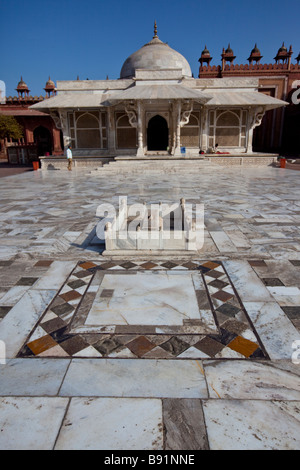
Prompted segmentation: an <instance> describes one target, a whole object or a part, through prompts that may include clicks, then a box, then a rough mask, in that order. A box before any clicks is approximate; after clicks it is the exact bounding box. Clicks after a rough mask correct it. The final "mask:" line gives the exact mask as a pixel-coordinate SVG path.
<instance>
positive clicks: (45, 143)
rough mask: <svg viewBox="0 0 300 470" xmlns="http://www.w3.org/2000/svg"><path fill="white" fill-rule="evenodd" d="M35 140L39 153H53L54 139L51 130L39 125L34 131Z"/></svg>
mask: <svg viewBox="0 0 300 470" xmlns="http://www.w3.org/2000/svg"><path fill="white" fill-rule="evenodd" d="M33 137H34V142H35V143H36V145H37V149H38V155H40V156H42V155H46V154H47V153H49V155H52V139H51V134H50V131H49V130H48V129H47V128H46V127H43V126H39V127H37V128H36V129H35V130H34V131H33Z"/></svg>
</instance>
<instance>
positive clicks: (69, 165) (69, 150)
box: [67, 145, 73, 171]
mask: <svg viewBox="0 0 300 470" xmlns="http://www.w3.org/2000/svg"><path fill="white" fill-rule="evenodd" d="M72 157H73V155H72V149H71V146H70V145H69V146H68V148H67V159H68V170H69V171H71V170H72Z"/></svg>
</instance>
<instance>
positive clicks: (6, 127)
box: [0, 114, 23, 140]
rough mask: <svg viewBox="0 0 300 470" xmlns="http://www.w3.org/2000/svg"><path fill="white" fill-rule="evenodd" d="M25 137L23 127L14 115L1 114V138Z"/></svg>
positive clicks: (15, 138)
mask: <svg viewBox="0 0 300 470" xmlns="http://www.w3.org/2000/svg"><path fill="white" fill-rule="evenodd" d="M22 137H23V129H22V127H21V126H20V124H19V123H18V121H17V120H16V119H15V118H14V117H13V116H6V115H4V114H0V139H14V140H19V139H21V138H22Z"/></svg>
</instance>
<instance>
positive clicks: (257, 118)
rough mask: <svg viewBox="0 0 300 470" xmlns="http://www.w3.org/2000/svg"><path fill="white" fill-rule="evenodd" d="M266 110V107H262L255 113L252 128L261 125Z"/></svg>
mask: <svg viewBox="0 0 300 470" xmlns="http://www.w3.org/2000/svg"><path fill="white" fill-rule="evenodd" d="M265 112H266V110H265V108H263V107H260V108H258V109H257V110H256V111H255V112H254V113H253V115H252V119H251V126H250V127H251V128H252V129H254V128H255V127H258V126H260V125H261V121H262V118H263V117H264V115H265Z"/></svg>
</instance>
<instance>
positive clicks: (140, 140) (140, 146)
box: [137, 101, 144, 156]
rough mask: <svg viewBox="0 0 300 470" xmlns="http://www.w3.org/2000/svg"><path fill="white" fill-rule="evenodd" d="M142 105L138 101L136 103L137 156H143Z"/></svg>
mask: <svg viewBox="0 0 300 470" xmlns="http://www.w3.org/2000/svg"><path fill="white" fill-rule="evenodd" d="M143 122H144V119H143V105H142V103H141V102H140V101H138V103H137V132H138V150H137V156H143V155H144V134H143Z"/></svg>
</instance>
